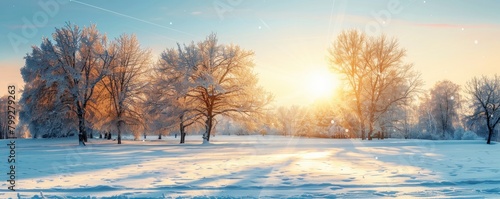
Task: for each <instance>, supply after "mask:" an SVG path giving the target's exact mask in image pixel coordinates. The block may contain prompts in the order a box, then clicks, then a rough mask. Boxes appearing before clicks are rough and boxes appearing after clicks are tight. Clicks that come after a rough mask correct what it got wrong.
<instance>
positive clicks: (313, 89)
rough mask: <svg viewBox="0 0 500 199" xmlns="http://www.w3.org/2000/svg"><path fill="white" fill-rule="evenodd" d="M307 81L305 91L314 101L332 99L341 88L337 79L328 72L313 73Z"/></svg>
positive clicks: (317, 71) (318, 71)
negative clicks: (338, 88) (336, 90)
mask: <svg viewBox="0 0 500 199" xmlns="http://www.w3.org/2000/svg"><path fill="white" fill-rule="evenodd" d="M306 79H307V80H306V84H307V85H306V86H305V89H306V90H307V94H308V95H309V97H310V98H311V99H313V100H315V99H319V98H328V97H331V96H332V95H333V93H334V90H335V89H336V88H337V87H338V86H339V82H338V79H337V77H335V76H334V75H333V74H332V73H331V72H330V71H328V70H316V71H311V72H310V73H309V74H308V76H307V78H306Z"/></svg>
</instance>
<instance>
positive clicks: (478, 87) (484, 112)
mask: <svg viewBox="0 0 500 199" xmlns="http://www.w3.org/2000/svg"><path fill="white" fill-rule="evenodd" d="M466 91H467V93H468V94H469V95H470V99H469V100H470V103H471V108H472V110H473V114H472V115H471V116H470V118H471V119H472V120H483V121H484V122H485V123H486V127H487V128H488V140H487V142H486V143H487V144H490V143H491V137H492V136H493V132H494V130H495V127H496V126H497V124H499V123H500V76H498V75H495V76H493V77H486V76H482V77H480V78H478V77H474V78H472V80H470V81H468V82H467V85H466Z"/></svg>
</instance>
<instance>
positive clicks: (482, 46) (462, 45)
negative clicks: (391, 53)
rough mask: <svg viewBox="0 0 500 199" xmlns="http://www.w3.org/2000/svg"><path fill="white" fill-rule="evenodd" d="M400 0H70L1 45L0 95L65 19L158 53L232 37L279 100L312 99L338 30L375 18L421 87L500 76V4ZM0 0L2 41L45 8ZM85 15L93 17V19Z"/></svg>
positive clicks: (227, 40)
mask: <svg viewBox="0 0 500 199" xmlns="http://www.w3.org/2000/svg"><path fill="white" fill-rule="evenodd" d="M399 2H400V3H401V5H402V6H401V12H397V13H390V16H389V18H387V16H383V15H380V13H384V12H386V11H387V8H388V5H389V4H388V1H383V0H374V1H362V0H349V1H343V0H339V1H330V0H324V1H320V0H318V1H315V3H314V4H312V3H310V2H309V1H278V0H276V1H248V2H247V1H245V2H244V3H241V4H238V5H235V6H234V10H233V11H231V12H227V13H224V15H223V16H222V17H220V15H218V13H216V12H215V11H216V10H214V8H213V6H212V4H211V3H206V2H203V3H199V5H193V4H192V3H188V2H185V3H178V4H174V3H172V2H169V1H165V2H156V1H147V2H144V3H141V4H140V5H136V6H134V7H140V8H141V9H130V8H131V6H129V5H128V4H123V5H114V4H113V3H109V2H103V1H88V2H87V4H89V5H90V4H91V5H92V6H85V5H82V4H77V3H74V2H69V3H67V4H64V5H61V9H60V12H59V13H57V15H56V16H55V17H54V18H50V19H49V24H48V25H46V26H41V27H38V29H37V30H38V32H37V34H36V35H35V36H34V37H30V38H28V39H29V42H28V43H27V44H23V46H22V47H21V48H20V51H19V52H13V48H12V47H11V46H10V45H9V44H8V43H2V46H0V53H1V55H0V96H3V95H6V94H7V85H8V84H11V83H14V84H17V85H18V86H19V87H20V86H21V85H23V82H22V79H21V75H20V72H19V70H20V68H21V67H22V66H23V65H24V60H23V57H24V55H25V54H26V53H28V52H30V50H29V46H31V45H39V44H40V42H41V38H42V36H50V34H51V33H52V32H53V31H54V27H61V26H63V25H64V24H65V23H66V22H67V21H71V22H74V23H76V24H77V25H80V26H88V25H89V24H90V23H97V25H98V28H99V30H101V31H102V32H106V33H108V36H109V37H110V38H114V37H116V36H118V35H120V34H122V33H135V34H137V37H138V39H139V41H140V42H141V43H142V45H143V46H145V47H150V48H152V49H153V53H154V54H156V55H158V54H159V53H160V52H161V51H162V50H163V49H165V48H171V47H175V42H180V43H188V42H190V41H192V40H194V41H199V40H202V39H203V38H204V37H205V36H206V35H208V34H210V33H211V32H216V33H217V34H218V37H219V39H220V41H221V42H222V43H230V42H232V43H235V44H238V45H240V46H241V47H242V48H245V49H247V50H253V51H254V52H255V58H254V60H255V64H256V66H255V71H256V72H257V73H258V74H259V78H260V84H261V85H262V86H264V87H265V88H266V89H267V90H268V91H270V92H271V93H273V94H274V95H275V99H276V102H275V104H276V105H293V104H295V105H308V104H310V103H312V102H314V100H315V99H313V98H311V96H310V95H308V94H307V93H308V91H309V90H310V88H309V87H308V86H309V85H310V83H309V81H311V78H310V77H309V76H310V74H317V73H328V63H327V61H326V56H327V48H328V47H329V46H330V44H331V43H332V42H333V41H334V40H335V38H336V35H337V34H338V33H339V32H341V31H342V30H345V29H351V28H357V29H360V30H366V27H367V25H368V24H371V23H379V25H380V28H381V29H380V30H381V32H383V33H385V34H387V35H388V36H394V37H396V38H398V40H399V41H400V45H401V47H403V48H405V49H407V57H406V60H407V61H408V62H410V63H413V64H414V68H415V69H416V70H417V71H419V72H421V73H422V79H423V80H424V81H425V84H426V85H425V88H430V87H432V86H433V85H434V84H435V83H436V82H437V81H440V80H444V79H449V80H451V81H453V82H455V83H458V84H461V85H463V84H464V83H465V82H466V81H468V80H469V79H471V78H472V77H474V76H479V75H483V74H484V75H488V74H494V73H497V74H499V73H500V56H499V55H498V54H499V52H500V39H499V38H498V37H499V36H500V21H499V20H498V19H500V18H499V15H500V14H499V12H498V9H497V8H498V5H499V3H498V2H494V1H488V0H478V1H453V2H451V1H448V2H447V1H433V0H428V1H425V2H423V1H413V0H409V1H404V0H401V1H399ZM3 4H9V5H2V8H11V9H9V10H6V13H7V14H9V16H11V17H10V18H9V19H0V22H1V23H2V24H3V26H1V29H0V33H2V34H1V35H3V37H2V38H3V39H5V40H7V38H6V37H5V35H7V33H16V34H21V31H22V30H21V29H22V27H24V26H23V24H22V23H23V21H22V20H21V19H22V18H23V17H26V16H32V15H33V14H35V13H38V12H40V11H41V9H40V8H39V7H37V5H36V3H30V2H28V1H26V2H10V3H5V2H4V3H3ZM10 4H16V5H10ZM17 4H19V5H17ZM97 7H102V8H105V9H106V10H108V11H106V10H102V9H96V8H97ZM14 8H15V9H14ZM16 9H19V10H16ZM165 9H166V10H165ZM21 10H22V11H21ZM111 11H112V12H111ZM89 12H92V13H93V14H92V15H88V13H89ZM116 13H120V14H116ZM374 13H375V14H374ZM219 14H220V13H219ZM381 18H385V19H383V23H384V24H381V23H380V22H381V20H380V19H381ZM1 35H0V36H1ZM332 78H333V77H332Z"/></svg>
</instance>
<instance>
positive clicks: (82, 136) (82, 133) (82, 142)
mask: <svg viewBox="0 0 500 199" xmlns="http://www.w3.org/2000/svg"><path fill="white" fill-rule="evenodd" d="M80 115H81V114H80V113H79V114H78V131H79V132H78V143H79V145H83V146H85V141H86V137H87V136H86V135H87V133H86V132H85V125H84V123H85V121H84V120H83V117H81V116H80Z"/></svg>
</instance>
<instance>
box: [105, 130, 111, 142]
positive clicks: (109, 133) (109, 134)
mask: <svg viewBox="0 0 500 199" xmlns="http://www.w3.org/2000/svg"><path fill="white" fill-rule="evenodd" d="M106 139H108V140H111V131H110V132H108V137H107V138H106Z"/></svg>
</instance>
